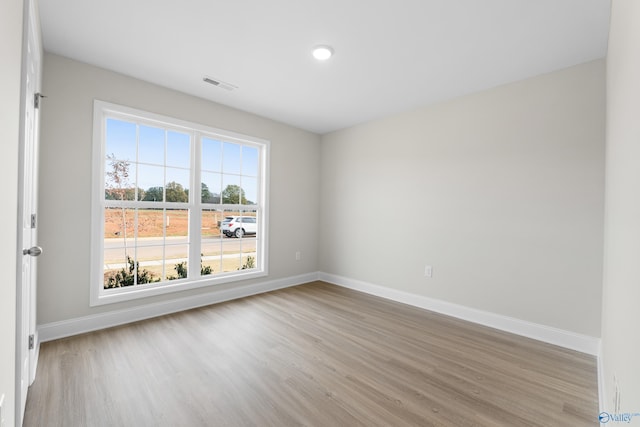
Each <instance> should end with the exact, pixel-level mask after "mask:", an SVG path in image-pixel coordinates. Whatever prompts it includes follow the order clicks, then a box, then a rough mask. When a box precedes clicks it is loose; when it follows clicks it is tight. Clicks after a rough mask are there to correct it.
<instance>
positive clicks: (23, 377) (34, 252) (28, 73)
mask: <svg viewBox="0 0 640 427" xmlns="http://www.w3.org/2000/svg"><path fill="white" fill-rule="evenodd" d="M25 25H26V26H27V34H28V36H27V38H26V45H25V50H24V59H23V64H24V75H23V91H24V92H23V96H24V99H23V102H24V104H23V107H24V115H23V119H24V121H23V130H22V141H21V147H20V153H21V158H22V162H21V165H20V167H21V180H22V188H21V190H22V194H21V199H20V217H21V221H22V227H20V228H19V233H20V235H21V236H20V237H19V239H21V240H20V241H21V242H22V250H23V253H22V260H21V264H22V274H20V275H19V279H20V283H19V289H18V312H17V324H18V331H17V332H18V336H19V339H18V348H17V350H16V351H17V364H19V366H17V368H18V376H19V378H17V384H16V389H17V390H16V391H17V392H18V396H19V399H16V406H17V405H18V404H19V405H20V406H19V407H17V408H16V409H17V410H19V412H18V413H17V414H16V418H17V420H18V421H19V425H22V419H23V417H24V409H25V405H26V402H27V391H28V388H29V385H31V383H32V382H33V380H34V379H35V369H36V363H37V359H36V357H37V353H36V350H37V349H36V345H34V344H36V341H37V337H36V336H35V329H36V310H35V309H36V305H35V302H36V267H37V265H36V264H37V262H36V257H37V256H38V255H39V254H40V251H41V250H40V248H38V246H37V228H36V226H37V212H36V211H37V195H38V193H37V184H38V175H37V171H38V164H37V159H38V139H39V138H38V129H39V117H38V109H37V108H36V105H35V103H36V102H38V101H39V100H40V97H39V94H38V91H39V89H40V74H41V72H40V69H41V68H40V67H41V61H42V52H41V50H40V38H39V27H38V25H39V24H38V20H37V15H36V12H35V9H34V2H33V1H29V2H28V15H27V18H26V20H25Z"/></svg>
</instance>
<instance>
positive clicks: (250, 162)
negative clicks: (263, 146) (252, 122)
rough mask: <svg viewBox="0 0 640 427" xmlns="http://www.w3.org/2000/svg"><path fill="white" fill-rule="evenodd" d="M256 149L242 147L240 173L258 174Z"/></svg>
mask: <svg viewBox="0 0 640 427" xmlns="http://www.w3.org/2000/svg"><path fill="white" fill-rule="evenodd" d="M258 158H259V157H258V149H257V148H256V147H247V146H243V147H242V175H249V176H258Z"/></svg>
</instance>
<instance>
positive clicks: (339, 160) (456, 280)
mask: <svg viewBox="0 0 640 427" xmlns="http://www.w3.org/2000/svg"><path fill="white" fill-rule="evenodd" d="M470 72H472V71H470ZM604 117H605V62H604V60H598V61H594V62H590V63H586V64H583V65H579V66H576V67H573V68H569V69H566V70H562V71H558V72H554V73H551V74H547V75H542V76H539V77H535V78H532V79H528V80H525V81H521V82H517V83H513V84H509V85H505V86H501V87H497V88H495V89H492V90H488V91H484V92H481V93H477V94H473V95H470V96H466V97H463V98H459V99H456V100H453V101H450V102H446V103H443V104H439V105H436V106H433V107H429V108H423V109H419V110H416V111H412V112H407V113H404V114H400V115H397V116H393V117H388V118H384V119H381V120H377V121H373V122H370V123H366V124H362V125H360V126H355V127H352V128H349V129H345V130H341V131H338V132H334V133H331V134H328V135H325V136H323V138H322V149H321V151H322V163H321V165H322V166H321V167H322V172H321V183H322V196H321V200H322V215H321V225H320V230H321V233H320V236H321V244H320V269H321V271H323V272H326V273H330V274H334V275H338V276H342V277H346V278H350V279H355V280H359V281H363V282H367V283H371V284H375V285H380V286H384V287H388V288H393V289H396V290H400V291H405V292H409V293H412V294H417V295H421V296H427V297H430V298H435V299H439V300H443V301H447V302H451V303H455V304H459V305H463V306H467V307H471V308H475V309H479V310H484V311H488V312H492V313H496V314H500V315H505V316H510V317H513V318H517V319H522V320H525V321H529V322H534V323H537V324H541V325H547V326H550V327H554V328H559V329H562V330H566V331H571V332H575V333H579V334H584V335H587V336H591V337H599V336H600V309H601V283H602V244H603V243H602V242H603V194H604V139H605V127H604ZM426 264H429V265H432V266H433V275H434V276H433V278H432V279H425V277H424V269H425V265H426Z"/></svg>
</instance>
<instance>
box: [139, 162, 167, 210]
mask: <svg viewBox="0 0 640 427" xmlns="http://www.w3.org/2000/svg"><path fill="white" fill-rule="evenodd" d="M138 187H140V188H142V189H144V190H145V194H144V200H146V201H149V202H162V201H163V200H164V199H163V189H164V168H163V167H162V166H147V165H138Z"/></svg>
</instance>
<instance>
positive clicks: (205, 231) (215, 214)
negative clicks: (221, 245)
mask: <svg viewBox="0 0 640 427" xmlns="http://www.w3.org/2000/svg"><path fill="white" fill-rule="evenodd" d="M222 219H223V217H222V211H218V210H215V209H203V210H202V219H201V221H202V222H201V226H202V231H201V233H200V234H201V236H202V238H203V239H205V238H210V237H215V238H218V237H220V224H221V222H222Z"/></svg>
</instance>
